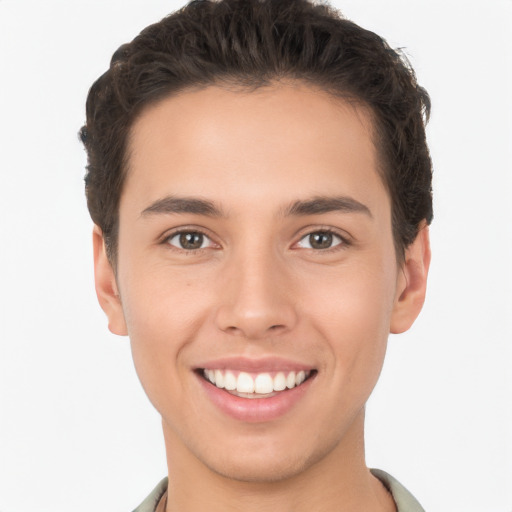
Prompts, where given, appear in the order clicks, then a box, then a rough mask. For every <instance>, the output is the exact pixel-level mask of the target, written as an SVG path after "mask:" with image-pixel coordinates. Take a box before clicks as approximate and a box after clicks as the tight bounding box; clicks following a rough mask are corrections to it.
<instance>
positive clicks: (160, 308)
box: [121, 270, 208, 409]
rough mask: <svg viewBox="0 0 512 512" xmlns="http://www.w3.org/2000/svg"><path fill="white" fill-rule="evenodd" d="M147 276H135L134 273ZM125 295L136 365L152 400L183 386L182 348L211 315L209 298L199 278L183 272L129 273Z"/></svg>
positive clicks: (156, 399) (126, 279)
mask: <svg viewBox="0 0 512 512" xmlns="http://www.w3.org/2000/svg"><path fill="white" fill-rule="evenodd" d="M136 275H137V276H143V278H135V277H134V276H136ZM123 285H124V286H123V288H122V290H121V298H122V302H123V311H124V315H125V319H126V325H127V327H128V335H129V337H130V344H131V350H132V356H133V361H134V365H135V368H136V371H137V374H138V376H139V379H140V381H141V383H142V385H143V387H144V389H145V391H146V393H147V395H148V397H149V398H150V400H151V402H152V403H153V405H154V406H155V407H156V408H157V409H159V408H160V406H161V403H160V402H161V399H163V398H164V392H165V391H164V390H166V389H167V390H168V389H177V387H179V386H180V385H181V382H182V380H181V379H180V372H183V371H185V369H186V366H185V365H184V364H182V363H183V353H184V351H186V347H187V346H188V345H189V344H190V343H192V342H193V340H194V339H195V338H196V336H197V332H198V331H199V330H200V329H201V326H202V325H203V323H204V322H205V318H206V316H207V314H208V308H207V305H206V297H205V294H204V290H203V293H201V290H202V288H203V287H202V286H201V285H200V283H199V282H198V281H196V280H187V279H186V278H184V276H183V275H181V277H180V275H179V273H171V272H161V271H156V270H155V271H148V270H146V271H145V272H141V273H140V274H137V273H135V272H133V273H132V274H131V276H126V278H125V279H124V281H123Z"/></svg>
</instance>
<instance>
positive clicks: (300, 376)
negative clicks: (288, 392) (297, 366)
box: [295, 370, 306, 386]
mask: <svg viewBox="0 0 512 512" xmlns="http://www.w3.org/2000/svg"><path fill="white" fill-rule="evenodd" d="M305 380H306V372H303V371H302V370H301V371H300V372H299V373H297V376H296V377H295V385H296V386H300V385H301V384H302V383H303V382H304V381H305Z"/></svg>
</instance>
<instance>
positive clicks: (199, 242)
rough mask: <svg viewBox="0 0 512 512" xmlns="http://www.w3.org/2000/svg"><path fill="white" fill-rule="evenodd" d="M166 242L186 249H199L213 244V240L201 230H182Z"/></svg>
mask: <svg viewBox="0 0 512 512" xmlns="http://www.w3.org/2000/svg"><path fill="white" fill-rule="evenodd" d="M166 242H167V243H168V244H169V245H172V246H173V247H177V248H178V249H182V250H185V251H197V250H198V249H205V248H207V247H211V246H213V242H212V241H211V240H210V239H209V238H208V237H207V236H206V235H205V234H203V233H201V232H200V231H181V232H179V233H175V234H174V235H171V236H170V237H169V238H167V240H166Z"/></svg>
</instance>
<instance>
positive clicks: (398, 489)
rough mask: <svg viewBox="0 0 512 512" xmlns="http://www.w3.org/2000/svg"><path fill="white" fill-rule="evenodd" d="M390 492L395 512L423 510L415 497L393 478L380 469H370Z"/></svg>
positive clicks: (422, 511)
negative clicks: (394, 504)
mask: <svg viewBox="0 0 512 512" xmlns="http://www.w3.org/2000/svg"><path fill="white" fill-rule="evenodd" d="M370 471H371V473H372V475H373V476H375V477H376V478H378V479H379V480H380V481H381V482H382V483H383V484H384V486H385V487H386V489H387V490H388V491H389V492H390V493H391V496H393V499H394V500H395V503H396V509H397V512H425V510H424V509H423V507H422V506H421V505H420V504H419V503H418V501H417V500H416V498H415V497H414V496H413V495H412V494H411V493H410V492H409V491H408V490H407V489H406V488H405V487H404V486H403V485H402V484H401V483H400V482H399V481H398V480H396V479H395V478H393V477H392V476H391V475H390V474H388V473H386V472H385V471H382V470H381V469H370Z"/></svg>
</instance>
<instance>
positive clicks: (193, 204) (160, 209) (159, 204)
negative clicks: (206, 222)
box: [141, 196, 223, 217]
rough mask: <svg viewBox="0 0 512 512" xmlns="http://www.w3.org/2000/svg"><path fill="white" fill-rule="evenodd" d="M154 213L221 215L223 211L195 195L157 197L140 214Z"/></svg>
mask: <svg viewBox="0 0 512 512" xmlns="http://www.w3.org/2000/svg"><path fill="white" fill-rule="evenodd" d="M154 213H167V214H173V213H192V214H195V215H205V216H207V217H222V216H223V213H222V211H221V210H220V208H218V207H217V206H215V204H214V203H213V202H212V201H208V200H207V199H199V198H195V197H176V196H167V197H164V198H162V199H158V200H157V201H155V202H154V203H152V204H150V205H149V206H148V207H147V208H145V209H144V210H143V211H142V213H141V216H146V215H150V214H154Z"/></svg>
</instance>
